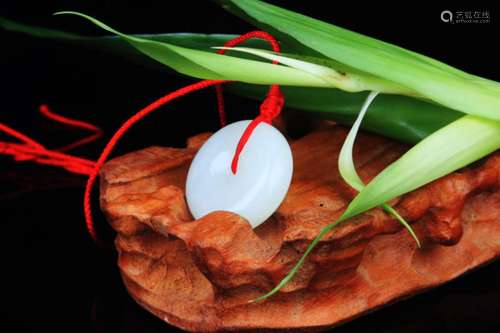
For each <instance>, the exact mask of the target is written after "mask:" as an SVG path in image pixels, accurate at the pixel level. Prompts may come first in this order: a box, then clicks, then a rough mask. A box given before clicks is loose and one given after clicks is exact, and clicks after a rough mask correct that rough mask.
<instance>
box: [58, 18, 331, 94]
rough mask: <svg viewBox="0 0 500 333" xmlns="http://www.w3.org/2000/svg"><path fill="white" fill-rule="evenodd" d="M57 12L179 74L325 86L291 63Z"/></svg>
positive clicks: (318, 78) (324, 83) (326, 84)
mask: <svg viewBox="0 0 500 333" xmlns="http://www.w3.org/2000/svg"><path fill="white" fill-rule="evenodd" d="M59 14H72V15H77V16H80V17H83V18H85V19H87V20H89V21H91V22H92V23H94V24H96V25H97V26H99V27H100V28H102V29H104V30H106V31H108V32H111V33H114V34H116V35H118V36H120V37H121V38H123V39H124V40H125V41H126V42H128V43H129V44H130V45H132V46H133V47H134V48H136V49H138V50H139V51H141V52H142V53H144V54H146V55H148V56H150V57H151V58H153V59H154V60H156V61H158V62H160V63H162V64H165V65H167V66H169V67H171V68H173V69H174V70H175V71H177V72H179V73H181V74H185V75H189V76H194V77H198V78H202V79H212V80H238V81H242V82H246V83H253V84H266V85H268V84H282V85H291V86H294V85H298V86H313V87H327V86H329V83H327V82H326V81H325V80H323V79H321V78H320V77H317V76H314V75H311V74H308V73H306V72H304V71H301V70H297V69H294V68H291V67H286V66H281V65H273V64H269V63H264V62H259V61H255V60H248V59H242V58H236V57H232V56H221V55H218V54H215V53H213V52H206V51H200V50H195V49H189V48H185V47H180V46H176V45H173V44H169V43H165V42H157V41H152V40H148V39H144V38H140V37H133V36H129V35H126V34H123V33H121V32H118V31H116V30H114V29H112V28H111V27H109V26H107V25H105V24H104V23H102V22H100V21H98V20H96V19H94V18H92V17H90V16H87V15H84V14H81V13H76V12H61V13H59ZM264 73H265V74H264Z"/></svg>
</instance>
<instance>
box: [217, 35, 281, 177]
mask: <svg viewBox="0 0 500 333" xmlns="http://www.w3.org/2000/svg"><path fill="white" fill-rule="evenodd" d="M251 38H259V39H264V40H265V41H267V42H268V43H269V44H270V45H271V47H272V48H273V51H274V52H277V53H279V52H280V46H279V44H278V42H277V41H276V39H274V37H273V36H272V35H270V34H268V33H267V32H265V31H251V32H249V33H246V34H244V35H241V36H239V37H236V38H234V39H231V40H230V41H227V42H226V43H225V44H224V46H225V47H233V46H236V45H238V44H240V43H241V42H244V41H246V40H247V39H251ZM225 52H226V50H225V49H220V50H219V51H218V53H219V54H224V53H225ZM277 63H278V62H277V61H273V64H277ZM215 89H216V93H217V103H218V106H219V117H220V123H221V126H222V127H224V126H226V113H225V112H224V98H223V95H222V85H221V84H218V85H216V86H215ZM284 103H285V99H284V98H283V94H282V93H281V91H280V88H279V86H278V85H272V86H271V88H270V89H269V93H268V95H267V97H266V99H265V100H264V102H262V104H261V106H260V115H259V116H257V117H256V118H255V119H254V120H253V121H252V122H251V123H250V124H249V125H248V126H247V128H246V129H245V131H244V132H243V135H242V136H241V138H240V140H239V142H238V145H237V146H236V151H235V153H234V156H233V160H232V161H231V171H232V172H233V174H236V171H237V170H238V161H239V158H240V155H241V152H242V151H243V148H244V147H245V145H246V143H247V142H248V139H250V136H251V135H252V132H253V131H254V129H255V128H256V127H257V126H258V125H259V124H260V123H261V122H266V123H269V124H270V123H271V121H272V120H273V119H274V118H275V117H276V116H278V115H279V113H280V112H281V109H282V108H283V105H284Z"/></svg>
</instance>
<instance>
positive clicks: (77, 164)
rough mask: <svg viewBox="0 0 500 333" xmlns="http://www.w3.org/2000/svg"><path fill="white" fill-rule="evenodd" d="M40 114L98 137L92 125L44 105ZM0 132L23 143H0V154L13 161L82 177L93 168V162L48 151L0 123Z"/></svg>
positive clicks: (95, 128) (97, 130)
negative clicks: (39, 165)
mask: <svg viewBox="0 0 500 333" xmlns="http://www.w3.org/2000/svg"><path fill="white" fill-rule="evenodd" d="M40 112H41V113H42V115H44V116H45V117H47V118H49V119H52V120H55V121H58V122H60V123H64V124H67V125H71V126H76V127H80V128H84V129H88V130H91V131H93V132H95V134H94V135H98V136H100V133H101V130H100V129H99V128H97V127H95V126H94V125H91V124H89V123H86V122H83V121H80V120H75V119H71V118H66V117H62V116H59V115H57V114H55V113H53V112H51V111H50V110H49V109H48V107H47V106H46V105H42V106H41V107H40ZM0 131H1V132H4V133H6V134H8V135H10V136H12V137H14V138H16V139H18V140H20V141H22V142H23V143H12V142H6V141H0V154H4V155H11V156H12V157H13V158H14V160H15V161H28V160H31V161H34V162H36V163H39V164H46V165H54V166H58V167H62V168H64V169H66V170H68V171H70V172H73V173H78V174H83V175H90V174H91V172H92V170H93V168H94V166H95V162H94V161H90V160H87V159H84V158H80V157H76V156H72V155H68V154H64V153H62V152H60V151H57V149H56V150H49V149H47V148H45V147H44V146H43V145H42V144H41V143H39V142H37V141H35V140H33V139H32V138H30V137H28V136H27V135H25V134H23V133H20V132H19V131H16V130H15V129H13V128H10V127H9V126H7V125H4V124H2V123H0ZM98 136H97V137H98ZM97 137H96V138H97ZM93 140H95V139H93ZM93 140H92V141H93ZM80 141H82V140H78V141H77V142H75V143H73V144H71V145H68V147H69V146H73V147H76V146H77V145H76V144H77V143H78V142H80ZM90 141H91V140H89V138H87V139H86V142H87V143H88V142H90ZM78 145H80V144H78Z"/></svg>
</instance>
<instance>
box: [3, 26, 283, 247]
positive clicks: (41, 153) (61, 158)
mask: <svg viewBox="0 0 500 333" xmlns="http://www.w3.org/2000/svg"><path fill="white" fill-rule="evenodd" d="M250 38H261V39H264V40H266V41H268V42H269V43H270V44H271V46H272V47H273V50H274V51H275V52H279V45H278V43H277V41H276V40H275V39H274V38H273V37H272V36H271V35H269V34H268V33H266V32H263V31H253V32H250V33H247V34H244V35H241V36H239V37H237V38H235V39H233V40H230V41H228V42H227V43H226V44H224V46H226V47H232V46H235V45H237V44H239V43H241V42H243V41H245V40H247V39H250ZM224 51H225V50H220V51H219V53H220V54H223V53H224ZM273 63H276V62H273ZM227 82H229V81H223V80H204V81H200V82H197V83H194V84H191V85H189V86H186V87H183V88H181V89H178V90H176V91H174V92H172V93H169V94H167V95H165V96H163V97H161V98H160V99H158V100H156V101H155V102H153V103H151V104H149V105H148V106H146V107H145V108H143V109H142V110H140V111H139V112H137V113H136V114H134V115H133V116H132V117H131V118H129V119H128V120H127V121H126V122H125V123H123V125H122V126H121V127H120V128H119V129H118V131H116V132H115V134H114V135H113V137H112V138H111V139H110V140H109V142H108V143H107V144H106V146H105V147H104V149H103V151H102V153H101V155H100V156H99V158H98V160H97V161H96V162H94V161H90V160H87V159H83V158H79V157H75V156H71V155H67V154H64V153H62V151H67V150H70V149H73V148H75V147H78V146H81V145H84V144H87V143H89V142H91V141H94V140H96V139H97V138H98V137H99V136H101V133H102V132H101V130H100V129H99V128H98V127H96V126H94V125H92V124H89V123H86V122H83V121H80V120H75V119H71V118H67V117H63V116H60V115H57V114H55V113H53V112H51V111H50V110H49V109H48V107H47V106H46V105H41V106H40V112H41V113H42V114H43V115H44V116H46V117H47V118H49V119H52V120H54V121H57V122H60V123H62V124H66V125H69V126H74V127H79V128H82V129H87V130H90V131H92V132H94V134H93V135H91V136H89V137H86V138H83V139H81V140H78V141H76V142H73V143H72V144H70V145H66V146H64V147H61V148H58V149H56V151H54V150H48V149H46V148H45V147H44V146H43V145H42V144H40V143H38V142H37V141H35V140H33V139H31V138H29V137H28V136H26V135H24V134H22V133H20V132H18V131H16V130H14V129H12V128H10V127H8V126H6V125H4V124H1V123H0V131H3V132H5V133H7V134H9V135H11V136H13V137H15V138H17V139H19V140H20V141H22V142H24V143H23V144H15V143H10V142H0V154H8V155H12V156H14V160H16V161H22V160H33V161H34V162H37V163H41V164H49V165H55V166H60V167H63V168H65V169H66V170H68V171H70V172H74V173H79V174H84V175H88V176H89V178H88V180H87V184H86V186H85V193H84V197H83V207H84V215H85V224H86V226H87V230H88V232H89V234H90V235H91V236H92V238H93V239H94V240H95V241H96V242H97V243H101V240H100V238H99V237H98V235H97V232H96V230H95V227H94V222H93V219H92V207H91V203H90V195H91V192H92V187H93V185H94V183H95V180H96V179H97V176H98V174H99V171H100V169H101V168H102V166H103V165H104V163H105V161H106V159H107V158H108V156H109V155H110V154H111V151H112V150H113V148H114V147H115V146H116V144H117V143H118V140H120V138H121V137H122V136H123V135H124V134H125V133H126V132H127V130H129V129H130V128H131V127H132V126H133V125H134V124H135V123H137V122H138V121H139V120H141V119H142V118H144V117H146V116H147V115H149V114H150V113H151V112H152V111H154V110H156V109H158V108H159V107H160V106H162V105H164V104H166V103H168V102H170V101H172V100H174V99H176V98H178V97H181V96H184V95H186V94H189V93H191V92H194V91H197V90H201V89H204V88H207V87H210V86H216V92H217V100H218V108H219V116H220V121H221V125H222V126H224V125H225V123H226V115H225V111H224V100H223V97H222V88H221V84H222V83H227ZM283 104H284V98H283V95H282V94H281V92H280V89H279V87H278V86H277V85H272V86H271V88H270V90H269V93H268V95H267V97H266V99H265V100H264V102H263V103H262V105H261V107H260V114H259V116H258V117H256V118H255V119H254V120H253V121H252V122H251V123H250V124H249V125H248V127H247V128H246V129H245V132H244V133H243V135H242V137H241V138H240V140H239V142H238V145H237V148H236V151H235V154H234V157H233V161H232V163H231V170H232V171H233V173H236V170H237V164H238V159H239V155H240V154H241V152H242V150H243V148H244V146H245V144H246V142H247V141H248V139H249V138H250V135H251V134H252V132H253V130H254V129H255V127H257V125H258V124H260V123H261V122H267V123H271V121H272V120H273V119H274V118H275V117H276V116H277V115H278V114H279V113H280V112H281V109H282V107H283ZM57 150H58V151H57Z"/></svg>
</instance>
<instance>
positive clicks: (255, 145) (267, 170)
mask: <svg viewBox="0 0 500 333" xmlns="http://www.w3.org/2000/svg"><path fill="white" fill-rule="evenodd" d="M248 124H250V120H243V121H238V122H235V123H232V124H230V125H227V126H225V127H223V128H221V129H220V130H219V131H217V132H216V133H215V134H213V135H212V136H211V137H210V138H209V139H208V140H207V141H206V142H205V143H204V144H203V146H202V147H201V148H200V150H199V151H198V153H197V154H196V156H195V157H194V159H193V162H192V163H191V166H190V167H189V172H188V175H187V181H186V199H187V204H188V207H189V210H190V211H191V214H193V216H194V218H196V219H199V218H201V217H203V216H205V215H206V214H208V213H211V212H214V211H218V210H223V211H229V212H233V213H236V214H239V215H240V216H242V217H243V218H245V219H246V220H247V221H248V222H249V223H250V224H251V225H252V227H253V228H255V227H257V226H258V225H259V224H261V223H263V222H264V221H266V220H267V219H268V218H269V217H270V216H271V215H272V214H273V213H274V211H275V210H276V209H277V208H278V206H279V205H280V204H281V202H282V201H283V199H284V198H285V195H286V193H287V191H288V188H289V186H290V182H291V180H292V172H293V160H292V151H291V149H290V145H289V144H288V142H287V140H286V139H285V137H284V136H283V135H282V134H281V133H280V132H279V131H278V130H277V129H276V128H274V127H273V126H271V125H269V124H267V123H260V124H259V125H258V126H257V127H256V128H255V129H254V131H253V133H252V135H251V136H250V139H249V140H248V142H247V143H246V145H245V147H244V148H243V151H242V152H241V155H240V157H239V162H238V169H237V172H236V174H233V173H232V172H231V161H232V159H233V155H234V152H235V149H236V146H237V145H238V141H239V139H240V137H241V135H242V134H243V132H244V131H245V129H246V127H247V126H248Z"/></svg>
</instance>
